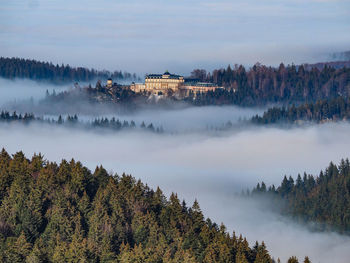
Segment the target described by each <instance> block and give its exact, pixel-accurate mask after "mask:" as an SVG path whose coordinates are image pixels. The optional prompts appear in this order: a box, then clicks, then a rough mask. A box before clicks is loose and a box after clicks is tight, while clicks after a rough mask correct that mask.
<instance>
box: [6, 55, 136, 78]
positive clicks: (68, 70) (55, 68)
mask: <svg viewBox="0 0 350 263" xmlns="http://www.w3.org/2000/svg"><path fill="white" fill-rule="evenodd" d="M0 77H3V78H8V79H14V78H28V79H32V80H39V81H42V80H44V81H50V82H53V83H57V84H62V83H72V82H76V81H78V82H89V81H93V80H96V79H102V80H107V79H108V78H112V79H115V80H117V79H118V80H136V79H138V77H137V76H136V74H131V73H128V72H122V71H114V72H109V71H107V70H103V71H98V70H95V69H88V68H84V67H71V66H69V65H63V64H62V65H58V64H57V65H54V64H52V63H51V62H41V61H37V60H31V59H23V58H6V57H0Z"/></svg>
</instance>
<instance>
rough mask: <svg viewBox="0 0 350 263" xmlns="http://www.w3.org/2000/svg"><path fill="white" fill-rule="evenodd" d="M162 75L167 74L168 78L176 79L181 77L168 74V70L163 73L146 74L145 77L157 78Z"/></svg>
mask: <svg viewBox="0 0 350 263" xmlns="http://www.w3.org/2000/svg"><path fill="white" fill-rule="evenodd" d="M163 75H167V76H169V77H168V78H170V79H178V78H180V77H182V76H180V75H175V74H170V73H169V71H165V72H164V74H148V75H146V78H150V79H157V78H162V76H163Z"/></svg>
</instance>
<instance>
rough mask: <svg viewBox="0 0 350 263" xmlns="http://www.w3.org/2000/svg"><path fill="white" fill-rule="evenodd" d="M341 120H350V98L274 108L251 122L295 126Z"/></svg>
mask: <svg viewBox="0 0 350 263" xmlns="http://www.w3.org/2000/svg"><path fill="white" fill-rule="evenodd" d="M341 120H345V121H349V120H350V99H349V98H344V97H338V98H335V99H330V100H319V101H317V102H316V103H305V104H301V105H299V106H295V105H292V106H289V107H272V108H269V109H268V110H267V111H265V112H264V113H263V115H262V116H259V115H256V116H254V117H252V119H251V122H252V123H254V124H293V123H296V122H299V123H300V122H302V121H306V122H314V123H322V122H327V121H341Z"/></svg>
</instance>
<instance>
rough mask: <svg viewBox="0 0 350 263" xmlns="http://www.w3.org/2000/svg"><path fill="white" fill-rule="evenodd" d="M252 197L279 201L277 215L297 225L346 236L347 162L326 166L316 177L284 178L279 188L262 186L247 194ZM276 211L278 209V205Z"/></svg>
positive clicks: (349, 223)
mask: <svg viewBox="0 0 350 263" xmlns="http://www.w3.org/2000/svg"><path fill="white" fill-rule="evenodd" d="M251 194H252V195H253V196H254V195H263V196H267V197H271V200H272V201H277V203H279V201H281V200H282V201H283V205H282V206H281V212H282V213H283V214H287V215H291V216H293V217H294V218H296V219H298V220H300V221H301V222H310V223H317V225H314V227H315V228H316V229H320V230H337V231H339V232H342V233H346V234H349V233H350V162H349V160H348V159H346V160H341V162H340V164H339V165H335V164H334V163H332V162H331V163H330V164H329V166H328V167H327V168H326V169H325V170H324V171H321V172H320V174H319V175H318V176H313V175H308V174H306V173H304V175H303V176H301V175H300V174H299V175H298V176H297V178H296V179H293V178H292V177H291V176H289V177H288V178H287V176H285V177H284V179H283V181H282V183H281V185H280V186H278V187H275V186H274V185H272V186H269V187H267V186H266V184H265V183H264V182H262V183H261V184H258V185H257V187H256V188H254V189H253V190H252V192H251ZM278 207H279V205H278Z"/></svg>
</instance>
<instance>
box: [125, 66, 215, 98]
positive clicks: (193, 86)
mask: <svg viewBox="0 0 350 263" xmlns="http://www.w3.org/2000/svg"><path fill="white" fill-rule="evenodd" d="M217 88H219V87H218V86H217V85H215V84H213V83H207V82H200V81H199V80H198V79H185V78H184V77H183V76H180V75H175V74H170V73H169V72H168V71H166V72H164V74H149V75H146V77H145V83H144V84H143V83H132V84H131V85H130V89H131V90H132V91H134V92H135V93H139V92H144V93H146V94H155V95H165V96H175V97H178V98H184V97H187V96H189V95H190V94H191V93H192V94H193V96H194V97H195V96H196V95H197V94H198V93H205V92H208V91H215V90H216V89H217Z"/></svg>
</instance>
